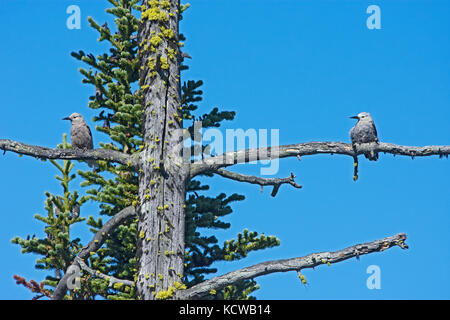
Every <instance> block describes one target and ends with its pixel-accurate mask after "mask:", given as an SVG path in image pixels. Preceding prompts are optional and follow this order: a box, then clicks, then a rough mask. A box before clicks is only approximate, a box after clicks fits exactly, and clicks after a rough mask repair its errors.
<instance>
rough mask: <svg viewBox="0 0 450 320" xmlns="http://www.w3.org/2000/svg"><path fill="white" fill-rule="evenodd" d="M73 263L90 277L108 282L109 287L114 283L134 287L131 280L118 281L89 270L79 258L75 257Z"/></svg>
mask: <svg viewBox="0 0 450 320" xmlns="http://www.w3.org/2000/svg"><path fill="white" fill-rule="evenodd" d="M75 261H76V262H77V263H78V265H79V266H80V267H81V269H83V270H84V271H86V272H87V273H89V274H90V275H91V276H93V277H97V278H100V279H103V280H106V281H109V285H110V286H112V285H114V283H122V284H124V285H126V286H130V287H131V286H133V285H134V281H131V280H125V279H118V278H115V277H112V276H109V275H107V274H104V273H101V272H100V271H98V270H94V269H91V268H90V267H89V266H88V265H87V264H86V263H85V262H84V260H83V259H81V258H80V257H78V256H77V257H76V258H75Z"/></svg>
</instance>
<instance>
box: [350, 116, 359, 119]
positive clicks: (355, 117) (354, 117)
mask: <svg viewBox="0 0 450 320" xmlns="http://www.w3.org/2000/svg"><path fill="white" fill-rule="evenodd" d="M350 119H359V118H358V116H353V117H350Z"/></svg>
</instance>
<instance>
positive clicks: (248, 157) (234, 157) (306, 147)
mask: <svg viewBox="0 0 450 320" xmlns="http://www.w3.org/2000/svg"><path fill="white" fill-rule="evenodd" d="M355 148H356V154H355V151H354V150H353V147H352V145H351V144H349V143H344V142H308V143H298V144H290V145H282V146H279V147H264V148H254V149H246V150H240V151H236V152H227V153H224V154H221V155H217V156H214V157H210V158H204V159H203V160H199V161H196V162H194V163H192V164H191V170H190V177H191V178H192V177H194V176H196V175H198V174H202V173H205V172H214V171H216V170H217V169H218V168H224V167H229V166H232V165H234V164H237V163H246V162H250V161H256V160H273V159H281V158H287V157H297V158H298V157H301V156H308V155H316V154H331V155H333V154H342V155H347V156H351V157H354V156H357V155H360V154H365V153H370V152H384V153H390V154H393V155H401V156H408V157H412V158H414V157H425V156H433V155H437V156H440V157H443V156H445V157H448V155H449V154H450V146H424V147H415V146H400V145H396V144H392V143H385V142H379V143H364V144H359V145H356V146H355Z"/></svg>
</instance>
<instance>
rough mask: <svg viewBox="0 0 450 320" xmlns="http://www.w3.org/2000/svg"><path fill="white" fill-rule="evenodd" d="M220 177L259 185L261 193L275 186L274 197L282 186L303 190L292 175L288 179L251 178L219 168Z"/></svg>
mask: <svg viewBox="0 0 450 320" xmlns="http://www.w3.org/2000/svg"><path fill="white" fill-rule="evenodd" d="M215 173H217V174H218V175H221V176H222V177H224V178H228V179H232V180H236V181H240V182H248V183H252V184H258V185H260V186H261V191H262V188H263V187H264V186H273V190H272V193H271V195H272V197H275V196H276V195H277V193H278V190H279V189H280V186H281V185H282V184H290V185H291V186H293V187H294V188H298V189H300V188H302V186H301V185H299V184H297V183H295V181H294V179H295V175H294V174H293V173H291V175H290V176H289V177H287V178H260V177H255V176H249V175H245V174H240V173H236V172H231V171H227V170H224V169H222V168H219V169H217V170H216V171H215Z"/></svg>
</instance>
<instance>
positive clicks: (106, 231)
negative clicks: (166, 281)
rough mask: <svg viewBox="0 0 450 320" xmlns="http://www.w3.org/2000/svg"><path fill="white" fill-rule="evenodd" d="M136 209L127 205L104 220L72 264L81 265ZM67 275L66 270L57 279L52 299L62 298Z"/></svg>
mask: <svg viewBox="0 0 450 320" xmlns="http://www.w3.org/2000/svg"><path fill="white" fill-rule="evenodd" d="M137 211H138V209H137V208H135V207H133V206H129V207H126V208H125V209H123V210H122V211H120V212H119V213H117V214H116V215H115V216H114V217H112V218H111V219H109V220H108V222H106V223H105V224H104V225H103V227H101V228H100V230H98V231H97V233H96V234H95V236H94V238H92V240H91V241H89V243H88V244H87V245H86V246H85V247H83V248H82V249H81V251H80V253H78V255H77V256H76V257H75V259H74V261H73V263H72V265H77V266H79V267H82V266H81V265H80V261H82V262H83V260H84V259H86V258H87V257H89V256H90V254H91V252H96V251H97V250H98V249H99V248H100V247H101V246H102V245H103V243H104V242H105V240H106V239H107V238H108V237H109V236H110V234H111V232H112V231H113V230H114V229H115V228H117V226H119V225H120V224H121V223H123V222H124V221H126V220H127V219H128V218H130V217H133V216H135V215H136V214H137ZM69 276H70V274H69V273H67V272H66V273H65V274H64V277H62V279H61V280H59V282H58V285H57V286H56V288H55V292H54V293H53V297H52V300H62V299H64V296H65V295H66V292H67V281H68V279H69ZM116 280H117V281H116V282H119V279H116ZM126 281H128V280H120V282H123V283H125V282H126Z"/></svg>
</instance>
